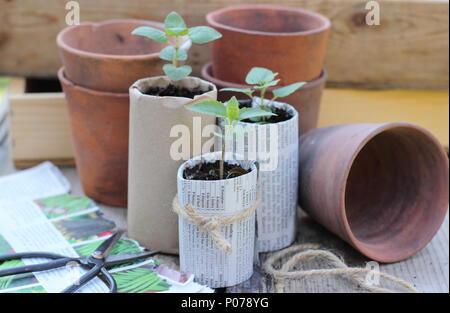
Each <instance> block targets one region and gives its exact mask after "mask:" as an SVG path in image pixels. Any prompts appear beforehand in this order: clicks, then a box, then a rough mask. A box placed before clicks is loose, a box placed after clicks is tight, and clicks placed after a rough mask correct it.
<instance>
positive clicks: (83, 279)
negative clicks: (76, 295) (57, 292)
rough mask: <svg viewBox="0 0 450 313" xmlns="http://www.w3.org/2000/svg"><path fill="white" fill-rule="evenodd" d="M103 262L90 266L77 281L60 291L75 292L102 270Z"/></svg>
mask: <svg viewBox="0 0 450 313" xmlns="http://www.w3.org/2000/svg"><path fill="white" fill-rule="evenodd" d="M102 268H104V267H103V263H98V264H96V265H95V266H94V267H92V268H91V269H90V270H89V271H88V272H87V273H86V274H84V275H83V276H81V277H80V279H79V280H78V282H77V283H74V284H72V285H70V286H69V287H67V288H66V289H64V290H63V291H61V293H71V292H75V291H77V290H78V289H80V288H81V287H83V286H84V285H86V284H87V283H88V282H89V281H91V280H92V279H93V278H95V277H96V276H98V275H99V273H100V271H101V270H102Z"/></svg>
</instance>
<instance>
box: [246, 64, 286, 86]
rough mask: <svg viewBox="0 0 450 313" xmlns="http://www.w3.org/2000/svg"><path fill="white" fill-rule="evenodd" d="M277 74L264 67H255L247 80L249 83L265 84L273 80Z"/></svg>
mask: <svg viewBox="0 0 450 313" xmlns="http://www.w3.org/2000/svg"><path fill="white" fill-rule="evenodd" d="M277 75H278V73H274V72H272V71H271V70H268V69H266V68H264V67H254V68H252V69H251V70H250V72H248V74H247V77H246V78H245V82H246V83H247V84H249V85H264V84H266V83H268V82H271V81H273V80H274V79H275V77H276V76H277Z"/></svg>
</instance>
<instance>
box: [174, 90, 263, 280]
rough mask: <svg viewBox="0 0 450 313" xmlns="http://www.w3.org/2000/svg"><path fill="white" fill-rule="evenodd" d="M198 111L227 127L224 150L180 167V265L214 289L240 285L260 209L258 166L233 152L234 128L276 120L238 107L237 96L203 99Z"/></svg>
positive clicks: (247, 267)
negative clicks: (246, 122) (249, 121)
mask: <svg viewBox="0 0 450 313" xmlns="http://www.w3.org/2000/svg"><path fill="white" fill-rule="evenodd" d="M189 109H190V110H192V111H194V112H199V113H204V114H206V115H211V116H214V117H220V118H222V119H223V120H224V123H225V124H226V125H225V127H224V128H223V131H222V132H220V133H218V134H216V135H218V136H220V137H222V138H223V140H222V151H219V152H214V153H209V154H203V155H201V156H198V157H195V158H193V159H190V160H188V161H186V162H185V163H183V164H182V165H181V166H180V168H179V169H178V175H177V180H178V196H177V197H175V199H174V203H173V208H174V211H175V212H176V213H177V214H178V215H179V240H180V267H181V270H182V271H186V272H190V273H193V274H194V275H195V277H196V279H197V281H198V282H200V283H202V284H206V285H208V286H210V287H212V288H218V287H227V286H233V285H236V284H239V283H241V282H243V281H245V280H247V279H248V278H250V276H251V275H252V273H253V256H254V252H255V211H256V209H257V207H258V205H259V199H258V192H257V181H258V170H257V166H256V162H255V161H252V160H244V159H241V158H239V156H236V155H233V154H231V153H229V152H226V151H229V145H230V144H232V136H233V135H239V134H237V133H236V134H235V131H234V127H235V126H236V124H237V123H238V122H239V121H240V120H243V119H247V118H252V117H254V118H257V117H261V116H271V115H272V113H270V112H267V111H264V110H261V109H258V108H244V109H239V103H238V102H237V100H236V98H232V99H230V100H229V101H228V102H227V103H221V102H218V101H203V102H200V103H195V104H192V105H190V106H189Z"/></svg>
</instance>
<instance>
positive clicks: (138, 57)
mask: <svg viewBox="0 0 450 313" xmlns="http://www.w3.org/2000/svg"><path fill="white" fill-rule="evenodd" d="M122 23H126V24H127V23H133V24H142V26H153V27H155V28H159V29H163V24H162V23H159V22H154V21H146V20H139V19H111V20H107V21H104V22H83V23H80V24H79V25H74V26H69V27H66V28H64V29H63V30H61V31H60V32H59V33H58V35H57V37H56V43H57V45H58V47H60V48H61V49H63V50H65V51H67V52H70V53H73V54H78V55H82V56H85V57H90V58H97V59H117V60H122V59H127V60H142V59H148V58H152V57H159V51H157V52H152V53H146V54H127V55H123V54H122V55H121V54H105V53H96V52H89V51H86V50H80V49H77V48H74V47H72V46H69V45H68V44H67V43H66V42H65V41H64V37H65V36H66V35H67V34H68V33H69V32H71V31H73V29H75V28H78V27H82V26H89V25H91V26H92V27H99V26H103V25H109V24H122ZM180 39H181V40H182V43H181V48H183V49H185V50H189V48H190V47H191V45H192V42H191V40H190V39H189V37H188V36H183V37H180ZM149 40H150V39H149Z"/></svg>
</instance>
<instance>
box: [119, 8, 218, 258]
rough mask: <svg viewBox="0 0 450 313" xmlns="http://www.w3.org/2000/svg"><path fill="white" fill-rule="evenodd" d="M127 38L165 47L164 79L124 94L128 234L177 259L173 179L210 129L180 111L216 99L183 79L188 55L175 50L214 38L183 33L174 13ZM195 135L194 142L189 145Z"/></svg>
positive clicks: (209, 87) (203, 30)
mask: <svg viewBox="0 0 450 313" xmlns="http://www.w3.org/2000/svg"><path fill="white" fill-rule="evenodd" d="M132 33H133V35H134V36H135V37H137V38H141V39H142V40H148V41H156V42H159V43H162V44H166V43H169V45H168V46H166V47H165V48H164V49H162V50H161V51H160V52H159V57H160V58H161V59H162V60H163V61H164V62H165V64H164V65H163V67H162V70H163V72H164V73H165V76H155V77H150V78H143V79H140V80H138V81H136V82H135V83H134V84H133V85H132V86H131V88H130V149H129V151H130V152H129V176H128V177H129V189H128V194H129V197H128V199H129V200H128V232H129V235H130V236H132V237H134V238H136V239H137V240H139V241H140V242H142V243H143V244H144V245H145V246H147V247H148V248H151V249H157V250H160V251H163V252H167V253H178V225H177V223H178V219H177V216H176V214H175V213H174V212H173V211H172V199H173V197H174V195H175V194H176V192H177V186H176V180H175V179H174V177H175V176H176V173H177V170H178V167H179V166H180V165H181V163H182V162H183V161H186V160H188V159H189V158H191V157H192V156H195V155H200V154H201V153H202V147H203V144H204V143H205V142H206V141H207V140H208V139H210V138H211V137H213V135H212V134H210V135H205V136H201V134H202V129H204V128H205V127H207V126H208V125H215V118H214V117H212V116H200V114H199V113H195V112H192V111H189V110H187V109H186V107H185V106H186V104H187V103H190V102H192V101H193V100H196V99H199V98H201V99H210V100H216V98H217V90H216V87H215V86H214V85H213V84H211V83H209V82H206V81H204V80H201V79H199V78H196V77H189V74H190V73H191V67H190V66H189V65H185V64H182V62H184V61H186V60H187V58H188V51H187V50H186V49H184V48H183V47H182V46H181V45H180V44H181V42H182V38H184V37H185V36H187V37H188V38H189V39H190V40H191V41H192V43H194V44H205V43H208V42H210V41H212V40H215V39H218V38H220V34H219V33H218V32H217V31H215V30H213V29H212V28H209V27H207V26H197V27H191V28H188V27H187V26H186V23H185V22H184V20H183V18H182V17H181V16H180V15H179V14H177V13H175V12H171V13H170V14H168V15H167V17H166V19H165V21H164V29H163V30H160V29H157V28H152V27H148V26H144V27H138V28H136V29H135V30H133V32H132ZM196 132H200V136H197V137H195V140H196V141H194V135H193V134H195V133H196Z"/></svg>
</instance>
